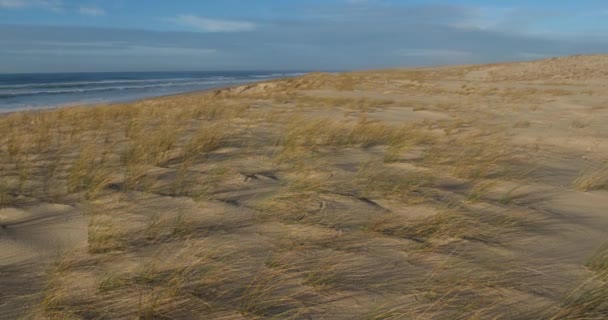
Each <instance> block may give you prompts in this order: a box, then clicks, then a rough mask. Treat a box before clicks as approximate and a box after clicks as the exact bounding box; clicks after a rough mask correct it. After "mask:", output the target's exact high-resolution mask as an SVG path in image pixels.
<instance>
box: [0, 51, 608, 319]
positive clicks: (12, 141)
mask: <svg viewBox="0 0 608 320" xmlns="http://www.w3.org/2000/svg"><path fill="white" fill-rule="evenodd" d="M607 77H608V56H574V57H565V58H558V59H549V60H541V61H533V62H524V63H505V64H495V65H479V66H477V65H470V66H453V67H438V68H423V69H394V70H380V71H365V72H354V73H345V74H339V75H333V74H311V75H305V76H302V77H298V78H295V79H285V80H277V81H270V82H266V83H262V84H251V85H247V86H241V87H237V88H231V89H222V90H216V91H212V92H204V93H194V94H188V95H182V96H171V97H166V98H156V99H149V100H143V101H139V102H135V103H130V104H121V105H113V106H100V107H92V108H91V107H89V108H65V109H58V110H53V111H45V112H40V113H36V112H30V113H13V114H10V115H5V116H3V117H2V118H0V129H1V130H2V132H3V133H2V137H3V138H2V139H3V140H2V141H3V144H2V145H3V147H2V148H1V149H0V150H1V151H2V154H3V156H2V157H0V158H1V159H0V160H1V161H0V166H1V168H2V171H1V174H2V179H3V181H5V183H3V184H2V186H1V187H2V190H3V191H0V198H1V199H3V200H2V201H1V203H2V209H0V224H1V225H2V229H0V287H1V288H2V292H1V293H0V301H2V303H1V304H0V319H14V318H17V317H20V316H24V317H26V318H28V317H29V318H34V319H38V318H51V319H72V318H73V319H110V318H111V319H132V318H138V317H139V318H141V319H209V318H218V319H266V318H274V319H284V318H285V319H563V318H568V319H601V318H604V317H608V285H607V284H606V279H607V278H608V277H607V275H608V271H607V268H606V266H608V260H606V257H608V254H607V253H606V252H608V251H606V248H605V247H603V248H604V249H602V246H603V244H604V243H606V241H607V240H608V231H607V230H608V162H607V160H606V159H608V126H606V125H605V124H606V123H608V93H607V92H608V90H606V89H608V82H606V79H607ZM20 137H21V138H20ZM23 137H26V138H23ZM49 168H52V169H49ZM598 250H604V251H598ZM598 252H599V253H598ZM582 284H585V285H582ZM604 297H605V299H604Z"/></svg>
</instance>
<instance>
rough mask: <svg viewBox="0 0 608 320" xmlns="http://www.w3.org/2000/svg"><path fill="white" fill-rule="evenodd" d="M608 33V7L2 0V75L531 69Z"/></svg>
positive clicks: (603, 46)
mask: <svg viewBox="0 0 608 320" xmlns="http://www.w3.org/2000/svg"><path fill="white" fill-rule="evenodd" d="M607 33H608V1H606V0H578V1H566V0H563V1H547V0H540V1H523V0H512V1H496V0H494V1H492V0H486V1H481V0H450V1H446V0H443V1H442V0H437V1H422V0H323V1H321V0H307V1H304V0H196V1H195V0H173V1H167V0H162V1H161V0H156V1H154V0H147V1H139V0H103V1H102V0H84V1H82V0H80V1H74V0H0V73H13V72H15V73H16V72H79V71H164V70H347V69H369V68H385V67H398V66H418V65H434V64H453V63H478V62H494V61H505V60H528V59H538V58H543V57H549V56H556V55H568V54H579V53H580V54H586V53H604V52H608V37H606V36H605V35H606V34H607Z"/></svg>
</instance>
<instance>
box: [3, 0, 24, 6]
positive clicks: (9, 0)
mask: <svg viewBox="0 0 608 320" xmlns="http://www.w3.org/2000/svg"><path fill="white" fill-rule="evenodd" d="M27 6H28V1H26V0H0V8H23V7H27Z"/></svg>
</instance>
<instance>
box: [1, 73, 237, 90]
mask: <svg viewBox="0 0 608 320" xmlns="http://www.w3.org/2000/svg"><path fill="white" fill-rule="evenodd" d="M193 80H197V81H198V80H205V81H220V80H228V81H232V80H238V78H235V77H225V76H214V77H204V78H173V79H140V80H119V79H116V80H99V81H71V82H46V83H28V84H9V85H1V84H0V90H3V89H40V88H62V87H86V86H93V85H117V84H132V83H155V82H159V83H162V82H187V81H193Z"/></svg>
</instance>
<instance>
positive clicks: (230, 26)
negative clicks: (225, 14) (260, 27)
mask: <svg viewBox="0 0 608 320" xmlns="http://www.w3.org/2000/svg"><path fill="white" fill-rule="evenodd" d="M167 21H170V22H173V23H175V24H177V25H180V26H185V27H190V28H194V29H196V30H199V31H204V32H241V31H253V30H255V28H256V25H255V24H254V23H253V22H249V21H239V20H220V19H210V18H204V17H199V16H195V15H191V14H182V15H178V16H177V17H174V18H169V19H167Z"/></svg>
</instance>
